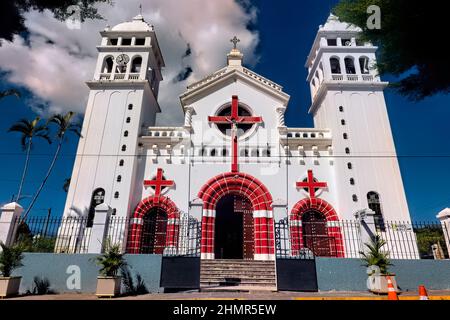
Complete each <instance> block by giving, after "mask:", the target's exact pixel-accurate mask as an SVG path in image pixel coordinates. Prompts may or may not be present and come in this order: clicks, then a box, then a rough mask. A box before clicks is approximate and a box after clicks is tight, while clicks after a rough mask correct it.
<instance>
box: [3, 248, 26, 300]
mask: <svg viewBox="0 0 450 320" xmlns="http://www.w3.org/2000/svg"><path fill="white" fill-rule="evenodd" d="M0 246H1V248H2V252H0V297H1V298H3V297H9V296H14V295H17V294H18V293H19V287H20V281H21V280H22V277H12V276H11V273H12V272H13V271H14V269H16V268H19V267H21V266H22V265H23V264H22V259H23V254H22V252H23V249H22V247H21V246H18V245H15V246H7V245H5V244H3V243H0Z"/></svg>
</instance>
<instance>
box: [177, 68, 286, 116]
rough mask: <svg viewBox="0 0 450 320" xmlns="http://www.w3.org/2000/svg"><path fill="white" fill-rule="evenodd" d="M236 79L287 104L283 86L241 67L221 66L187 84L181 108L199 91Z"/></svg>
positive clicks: (181, 98)
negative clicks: (206, 75)
mask: <svg viewBox="0 0 450 320" xmlns="http://www.w3.org/2000/svg"><path fill="white" fill-rule="evenodd" d="M237 79H240V80H243V81H246V82H248V83H250V84H252V85H255V86H257V87H259V88H260V89H262V90H264V91H265V92H267V93H269V94H270V95H272V96H273V97H275V98H276V99H278V100H281V101H282V103H283V105H284V106H287V104H288V102H289V99H290V96H289V95H288V94H286V93H284V92H283V91H282V89H283V87H281V86H280V85H278V84H276V83H274V82H272V81H270V80H268V79H266V78H264V77H262V76H260V75H258V74H256V73H254V72H253V71H250V70H248V69H246V68H243V69H242V71H241V70H239V69H235V68H233V69H229V68H226V67H225V68H223V69H220V70H218V71H217V72H215V73H213V74H212V75H210V76H208V77H205V78H204V79H202V80H200V81H198V82H196V83H194V84H192V85H190V86H188V90H187V91H186V92H185V93H183V94H182V95H180V101H181V105H182V106H183V108H184V107H185V106H186V105H189V104H190V103H191V100H192V99H193V98H194V97H195V96H197V95H198V94H200V93H203V92H205V91H207V90H210V89H211V88H213V87H215V86H216V85H218V84H220V83H223V82H225V81H227V80H228V81H229V80H234V81H236V80H237Z"/></svg>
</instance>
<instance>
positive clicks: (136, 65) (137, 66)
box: [131, 57, 142, 73]
mask: <svg viewBox="0 0 450 320" xmlns="http://www.w3.org/2000/svg"><path fill="white" fill-rule="evenodd" d="M141 65H142V58H141V57H136V58H134V59H133V62H132V63H131V72H132V73H139V72H141Z"/></svg>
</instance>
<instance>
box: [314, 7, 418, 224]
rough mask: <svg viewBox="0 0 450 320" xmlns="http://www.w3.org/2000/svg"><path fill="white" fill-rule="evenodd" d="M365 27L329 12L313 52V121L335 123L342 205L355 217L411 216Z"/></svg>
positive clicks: (382, 86) (346, 213) (321, 124)
mask: <svg viewBox="0 0 450 320" xmlns="http://www.w3.org/2000/svg"><path fill="white" fill-rule="evenodd" d="M360 32H361V30H360V29H359V28H357V27H354V26H352V25H349V24H347V23H343V22H341V21H339V19H338V17H336V16H334V15H330V17H329V18H328V20H327V22H326V23H325V25H323V26H320V27H319V31H318V33H317V36H316V38H315V41H314V44H313V47H312V49H311V52H310V54H309V56H308V59H307V62H306V67H307V68H308V78H307V81H308V82H309V84H310V89H311V97H312V104H311V107H310V109H309V113H310V114H312V116H313V117H314V126H315V127H316V128H320V129H325V128H326V129H330V130H331V132H332V136H333V142H332V144H333V157H334V158H336V164H335V165H336V171H335V172H336V185H337V186H338V188H337V191H336V192H337V197H336V198H337V202H338V204H337V206H338V211H339V212H341V215H342V216H343V218H344V219H352V218H353V217H352V215H353V213H355V212H356V211H358V210H359V209H361V208H371V209H372V210H373V211H375V213H376V216H375V217H376V219H377V220H378V223H377V226H378V228H380V229H383V218H384V219H385V220H394V219H395V220H403V221H410V215H409V211H408V205H407V202H406V196H405V192H404V188H403V183H402V178H401V174H400V168H399V164H398V160H397V153H396V150H395V146H394V140H393V137H392V132H391V127H390V123H389V118H388V113H387V109H386V103H385V97H384V93H383V91H384V89H385V88H386V86H387V85H388V83H387V82H383V81H381V79H380V77H379V76H378V74H377V70H376V67H375V64H376V63H375V62H376V55H375V53H376V50H377V47H375V46H373V45H372V44H370V43H363V42H362V41H361V40H359V39H358V36H359V34H360Z"/></svg>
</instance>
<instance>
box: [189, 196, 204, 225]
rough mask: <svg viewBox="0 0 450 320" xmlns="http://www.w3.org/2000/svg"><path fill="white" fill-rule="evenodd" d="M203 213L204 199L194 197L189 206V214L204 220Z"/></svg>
mask: <svg viewBox="0 0 450 320" xmlns="http://www.w3.org/2000/svg"><path fill="white" fill-rule="evenodd" d="M202 215H203V201H202V199H198V198H197V199H194V200H192V201H191V203H190V206H189V216H190V217H193V218H195V219H197V220H198V221H202Z"/></svg>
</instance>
